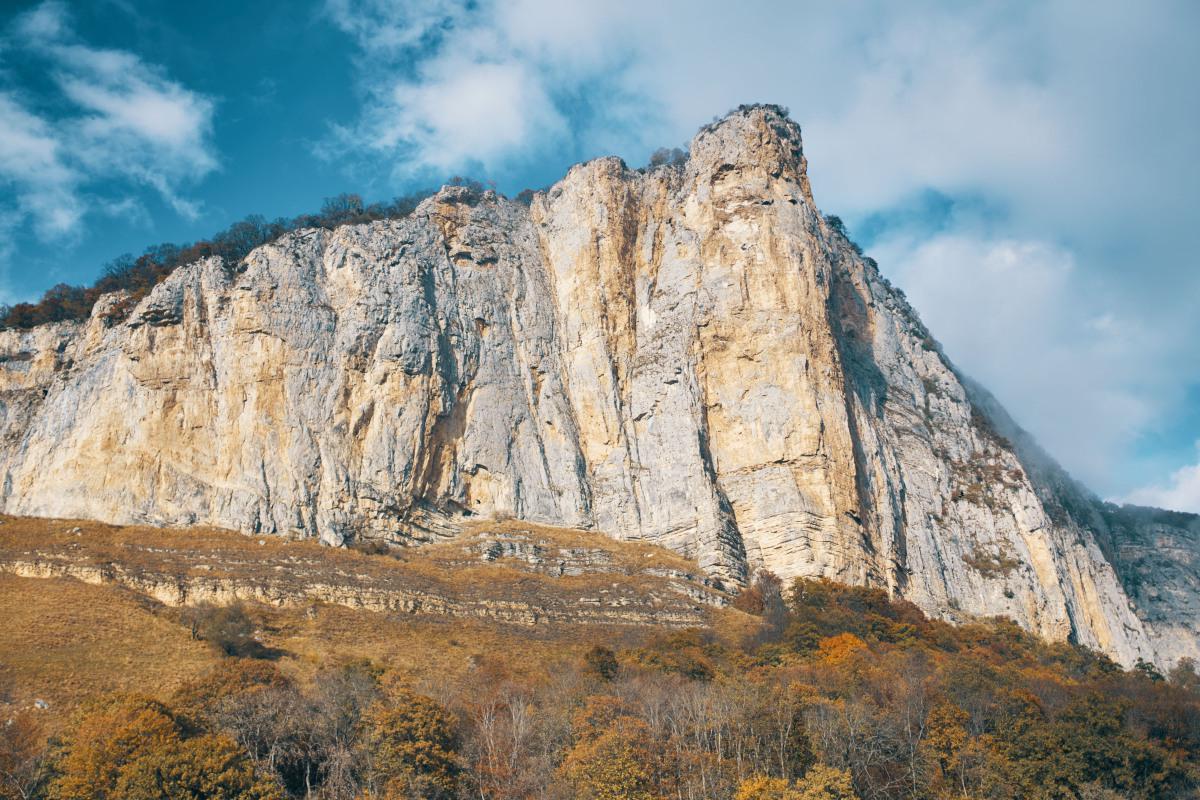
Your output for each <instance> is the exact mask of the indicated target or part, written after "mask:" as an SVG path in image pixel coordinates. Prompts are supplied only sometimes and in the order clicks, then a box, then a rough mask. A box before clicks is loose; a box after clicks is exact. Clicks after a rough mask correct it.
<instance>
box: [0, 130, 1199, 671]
mask: <svg viewBox="0 0 1200 800" xmlns="http://www.w3.org/2000/svg"><path fill="white" fill-rule="evenodd" d="M121 308H122V304H121V303H120V298H118V297H109V298H106V300H105V301H102V302H101V303H100V304H99V305H98V306H97V308H96V310H95V312H94V313H93V315H92V318H91V319H90V320H89V321H87V322H86V323H82V324H61V325H57V326H48V327H45V328H41V329H36V330H34V331H30V332H24V333H18V332H14V331H7V332H3V333H0V411H2V413H0V424H2V426H3V427H2V428H0V447H2V452H0V468H2V469H3V475H4V484H3V494H2V505H3V510H4V511H6V512H8V513H13V514H32V515H56V516H75V517H90V518H95V519H100V520H105V521H110V522H118V523H134V522H139V523H145V522H149V523H156V524H172V525H179V524H207V525H220V526H226V527H232V528H237V529H241V530H247V531H254V532H271V533H288V534H293V535H306V536H319V537H320V538H321V539H322V540H324V541H326V542H329V543H331V544H338V543H341V542H342V541H344V540H345V539H347V538H351V537H368V536H373V537H388V538H391V539H394V540H397V541H411V542H424V541H431V540H433V539H436V538H439V537H445V536H452V535H454V534H455V533H456V531H458V530H459V529H460V528H461V526H462V524H463V522H464V520H466V519H468V518H479V517H482V518H489V517H498V516H513V517H517V518H521V519H527V520H530V521H534V522H541V523H547V524H553V525H561V526H568V527H576V528H584V529H594V530H597V531H600V532H603V533H606V534H608V535H611V536H615V537H618V538H623V539H638V540H643V541H647V542H652V543H656V544H661V545H664V546H667V547H670V548H672V549H674V550H676V551H679V552H681V553H683V554H685V555H688V556H690V557H694V558H696V559H697V560H698V561H699V562H700V564H701V565H702V566H703V567H704V568H705V569H706V570H707V571H709V572H710V573H711V574H713V575H715V576H717V577H720V578H722V579H724V580H726V581H732V582H739V581H743V580H745V579H746V577H747V576H748V574H749V573H750V572H751V571H753V570H754V569H758V568H766V569H770V570H772V571H774V572H776V573H778V574H780V575H781V576H783V577H785V578H790V577H794V576H826V577H829V578H833V579H836V580H840V581H844V582H849V583H859V584H870V585H876V586H881V587H884V588H886V589H887V590H888V591H890V592H891V593H893V594H894V595H897V596H903V597H906V598H908V599H910V600H912V601H913V602H915V603H917V604H918V605H920V606H921V607H922V608H924V609H926V610H927V611H929V612H931V613H934V614H937V615H940V616H943V617H946V618H949V619H963V618H967V617H969V616H978V615H1003V616H1007V617H1011V618H1012V619H1014V620H1016V621H1017V622H1019V623H1020V624H1022V625H1023V626H1025V627H1027V628H1029V629H1031V630H1034V631H1036V632H1038V633H1039V634H1041V635H1043V636H1046V637H1049V638H1053V639H1066V638H1072V639H1073V640H1075V641H1078V642H1080V643H1082V644H1086V645H1088V646H1091V647H1095V648H1097V649H1101V650H1104V651H1105V652H1107V653H1109V654H1111V655H1113V656H1114V657H1115V658H1117V659H1118V660H1120V661H1121V662H1122V663H1125V664H1130V663H1133V662H1134V661H1135V660H1136V659H1138V658H1146V659H1151V660H1157V661H1159V662H1160V663H1168V662H1170V661H1173V660H1176V659H1178V658H1179V657H1182V656H1185V655H1192V656H1198V655H1200V652H1198V650H1197V641H1198V638H1200V637H1198V635H1197V625H1198V621H1197V606H1198V604H1200V601H1198V599H1197V597H1198V593H1200V572H1198V570H1200V565H1198V560H1200V559H1197V557H1196V544H1197V538H1198V534H1197V530H1198V528H1197V525H1196V522H1195V518H1186V517H1183V516H1179V515H1176V516H1174V517H1171V518H1170V519H1166V520H1165V521H1164V519H1162V518H1159V517H1153V515H1150V516H1147V517H1145V518H1144V519H1143V518H1142V517H1137V516H1136V515H1130V513H1129V512H1125V511H1121V510H1119V509H1113V508H1111V507H1107V506H1104V505H1103V504H1101V503H1099V501H1097V500H1096V499H1095V498H1094V497H1092V496H1091V495H1090V494H1089V493H1087V492H1086V491H1085V490H1083V489H1081V488H1080V487H1078V486H1077V485H1075V484H1074V483H1073V482H1072V481H1071V480H1070V479H1069V478H1068V477H1067V476H1065V475H1064V474H1063V473H1062V472H1061V470H1059V469H1058V468H1057V467H1056V466H1054V465H1053V463H1052V462H1050V461H1049V460H1048V459H1046V458H1045V457H1044V456H1043V455H1041V453H1040V451H1038V450H1037V449H1036V445H1033V444H1032V443H1031V442H1029V441H1028V437H1027V436H1026V435H1025V434H1024V433H1023V432H1021V431H1020V429H1019V428H1017V427H1016V426H1015V425H1014V424H1013V423H1012V422H1011V420H1009V419H1008V417H1007V416H1006V415H1005V414H1004V412H1003V410H1002V409H1000V408H999V406H998V405H997V404H996V403H995V401H994V400H992V399H991V398H990V396H989V395H987V393H986V392H985V391H983V390H982V389H980V388H979V387H976V386H974V385H973V384H971V383H969V382H968V381H967V380H966V379H965V378H963V377H962V376H960V375H959V374H958V373H957V372H956V371H955V369H954V368H953V366H952V365H951V364H950V363H949V362H948V361H947V360H946V358H945V357H944V356H943V354H942V353H941V350H940V348H939V347H938V345H937V344H936V342H935V341H934V340H933V339H932V337H931V336H930V334H929V332H928V331H927V330H926V329H925V328H924V326H923V325H922V324H921V323H920V321H919V320H918V318H917V316H916V315H915V313H914V312H913V311H912V309H911V308H910V307H909V306H908V304H907V303H906V302H905V300H904V297H903V295H902V294H901V293H900V292H898V291H897V290H895V289H893V288H892V287H891V286H890V285H889V284H888V283H887V281H886V280H884V279H883V278H882V277H881V276H880V274H879V272H878V270H877V269H876V267H875V264H874V262H873V261H871V260H870V259H865V258H863V257H862V256H861V254H860V253H858V252H857V250H856V248H854V246H853V245H852V244H851V243H850V242H849V241H848V240H847V239H846V238H845V236H844V235H843V234H842V233H841V232H840V230H838V229H836V228H835V227H831V225H830V223H829V222H828V221H826V220H825V219H824V218H823V217H822V216H821V214H820V213H819V211H818V210H817V207H816V205H815V204H814V202H813V198H812V193H811V190H810V187H809V184H808V179H807V177H806V174H805V161H804V156H803V152H802V150H801V143H800V130H799V128H798V127H797V126H796V125H795V124H794V123H793V122H791V121H790V120H789V119H787V118H786V116H785V115H784V114H783V113H782V112H781V111H780V110H779V109H776V108H774V107H769V106H755V107H744V108H742V109H739V110H738V111H737V112H734V113H732V114H731V115H730V116H728V117H726V118H725V119H724V120H722V121H720V122H718V123H715V124H713V125H711V126H708V127H707V128H705V129H703V130H702V131H700V133H699V134H698V135H697V136H696V138H695V140H694V141H693V143H692V147H691V155H690V158H689V160H688V161H687V162H686V163H685V164H683V165H675V166H664V167H659V168H656V169H652V170H649V171H633V170H630V169H628V168H627V167H626V166H625V165H624V164H623V163H622V162H621V161H620V160H619V159H615V158H604V159H599V160H596V161H592V162H588V163H586V164H581V165H578V166H576V167H574V168H573V169H572V170H571V171H570V172H569V173H568V174H567V176H566V177H565V178H564V179H563V180H562V181H560V182H559V183H558V184H557V185H555V186H554V187H553V188H551V189H550V190H549V191H547V192H545V193H542V194H538V195H537V196H535V198H534V200H533V203H532V205H531V206H530V207H529V208H528V209H527V208H525V207H524V206H521V205H519V204H516V203H511V202H509V201H507V200H504V199H503V198H500V197H497V196H496V195H495V194H493V193H490V192H489V193H478V192H474V191H471V190H468V189H465V188H462V187H451V188H447V189H443V190H442V192H440V193H439V194H438V195H436V196H435V197H433V198H431V199H429V200H427V201H426V202H424V203H423V204H422V205H421V206H420V208H418V209H417V211H416V213H415V214H413V215H412V216H411V217H410V218H408V219H404V220H399V221H387V222H377V223H372V224H369V225H360V226H350V227H343V228H339V229H338V230H336V231H332V232H328V231H321V230H303V231H297V232H295V233H292V234H289V235H287V236H285V237H283V238H281V239H280V240H278V241H276V242H274V243H272V244H270V245H267V246H264V247H262V248H260V249H258V250H256V251H255V252H254V253H252V254H251V255H250V256H249V257H248V258H247V259H246V260H245V261H244V262H243V263H241V264H224V263H221V262H220V261H219V260H217V259H210V260H207V261H201V262H199V263H196V264H194V265H192V266H189V267H186V268H182V269H180V270H178V271H176V272H175V273H174V274H172V275H171V277H170V278H168V279H167V280H166V281H165V282H163V283H162V284H160V285H159V286H158V287H157V288H156V289H155V290H154V292H153V293H152V294H151V295H150V296H149V297H147V298H146V299H145V300H143V301H142V302H141V303H139V304H138V305H137V306H136V307H135V308H134V309H133V310H132V311H131V312H129V313H128V315H127V316H124V317H123V316H122V312H121ZM1151 517H1153V519H1151ZM1168 540H1169V541H1170V542H1171V543H1172V547H1173V548H1174V550H1171V551H1168V550H1166V549H1163V548H1161V547H1158V548H1156V547H1155V545H1154V542H1160V543H1161V542H1165V541H1168ZM1139 548H1140V549H1139ZM1176 551H1177V552H1176ZM1172 552H1174V553H1175V555H1171V554H1170V553H1172ZM1138 553H1141V555H1138ZM1151 553H1152V554H1154V555H1153V558H1154V559H1158V560H1157V561H1152V562H1151V561H1148V560H1147V558H1148V557H1149V554H1151ZM1159 578H1161V579H1162V580H1163V581H1164V585H1163V586H1162V587H1160V588H1159V589H1155V590H1152V589H1150V588H1149V587H1148V584H1152V583H1153V582H1154V581H1155V580H1156V579H1159ZM1151 591H1154V592H1156V593H1155V594H1150V592H1151ZM1155 598H1157V599H1155Z"/></svg>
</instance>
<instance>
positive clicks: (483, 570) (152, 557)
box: [0, 518, 728, 627]
mask: <svg viewBox="0 0 1200 800" xmlns="http://www.w3.org/2000/svg"><path fill="white" fill-rule="evenodd" d="M0 523H3V524H4V528H3V530H2V531H0V573H9V574H13V575H17V576H20V577H24V578H73V579H75V580H79V581H83V582H84V583H91V584H115V585H118V586H122V587H125V588H127V589H131V590H133V591H135V592H138V593H140V594H144V595H147V596H149V597H151V598H153V599H154V600H157V601H158V602H160V603H163V604H164V605H168V606H182V605H197V604H201V603H213V604H218V605H225V604H229V603H234V602H241V601H254V602H258V603H264V604H267V605H273V606H280V607H292V608H296V607H298V608H309V609H311V608H312V607H313V606H314V605H315V604H318V603H325V604H330V605H340V606H346V607H349V608H356V609H362V610H365V611H373V612H379V613H390V614H407V615H433V616H439V617H461V618H479V619H488V620H492V621H496V622H503V623H509V624H513V625H546V624H549V625H572V626H574V625H603V626H630V625H634V626H646V625H655V626H667V627H695V626H699V625H704V624H706V623H707V622H708V621H709V611H710V609H711V608H713V607H719V606H723V605H725V604H726V603H727V602H728V595H726V594H725V593H724V592H722V591H720V590H718V589H716V588H714V587H713V586H712V583H711V581H710V580H708V579H706V578H705V577H704V576H703V575H700V574H698V573H697V572H696V571H695V570H689V569H688V564H687V562H685V561H683V560H682V559H680V558H678V557H676V556H674V555H673V554H669V553H665V552H662V551H657V550H656V549H655V548H650V547H642V548H636V547H635V548H630V547H629V546H627V545H619V544H618V543H617V542H610V543H603V544H602V542H603V541H604V540H601V542H597V545H598V546H594V547H589V546H582V545H580V544H578V543H574V542H572V541H571V539H572V535H571V532H568V531H557V530H554V529H547V528H543V527H530V526H526V525H522V524H519V523H513V522H505V523H499V524H497V525H479V524H475V525H471V526H469V527H468V529H467V530H465V531H464V532H463V533H462V535H460V536H459V537H457V538H456V539H455V541H454V542H453V543H447V544H445V545H442V546H441V547H433V548H424V549H422V550H420V551H419V552H418V553H416V554H415V555H413V556H412V557H400V556H402V555H403V554H399V553H388V552H387V551H386V550H384V551H382V552H379V553H374V554H367V553H358V552H351V551H345V550H340V551H334V552H331V551H329V550H328V549H326V548H319V547H317V546H316V545H314V544H311V543H307V545H308V546H306V543H305V542H289V541H284V540H280V539H278V538H277V537H271V538H269V539H268V538H260V539H258V540H257V542H255V540H254V539H249V538H246V537H241V536H238V535H237V534H235V533H231V532H229V531H218V530H206V531H196V532H195V534H194V535H191V536H188V535H180V534H179V532H178V531H161V532H160V531H149V530H147V529H144V528H108V527H103V526H96V525H93V524H89V523H83V524H82V525H75V524H72V523H64V522H61V521H52V522H50V523H48V524H47V523H43V522H42V521H40V520H36V521H35V520H29V519H19V518H16V519H14V518H9V519H8V520H0Z"/></svg>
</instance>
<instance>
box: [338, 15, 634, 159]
mask: <svg viewBox="0 0 1200 800" xmlns="http://www.w3.org/2000/svg"><path fill="white" fill-rule="evenodd" d="M614 7H615V6H614ZM326 13H327V15H328V16H329V18H330V19H332V20H333V21H334V23H335V24H336V25H337V26H338V27H339V28H340V29H341V30H343V31H345V32H346V33H348V34H350V35H351V36H352V37H353V38H354V40H355V42H356V44H357V46H358V47H359V49H360V58H359V59H358V63H359V65H360V73H361V75H360V80H361V83H362V86H363V89H364V91H365V93H366V97H367V101H366V102H365V104H364V108H363V111H362V114H361V116H360V118H359V119H357V120H355V121H353V122H351V123H350V124H343V125H338V126H336V127H335V129H334V131H335V133H334V141H333V144H332V146H331V144H330V143H328V142H327V143H325V144H323V145H322V146H321V147H320V148H318V152H319V153H321V154H322V155H325V156H327V157H334V156H335V155H336V157H338V158H342V157H344V155H345V151H346V150H347V149H349V150H350V151H351V152H353V151H356V150H357V151H360V152H366V153H368V154H369V157H370V158H372V159H378V158H380V157H381V156H390V157H393V158H394V159H395V163H396V165H397V166H396V169H395V171H396V172H397V173H398V175H399V176H400V177H402V178H407V177H411V176H413V175H414V174H419V173H422V172H428V171H432V172H435V173H438V174H441V175H445V174H446V173H449V172H454V171H459V170H468V169H471V168H480V169H482V170H483V171H484V172H485V174H490V173H492V172H494V171H496V170H500V169H503V168H505V167H507V166H511V165H512V164H513V163H514V162H521V161H524V160H527V159H529V158H532V157H535V156H536V155H537V154H538V153H539V152H543V153H544V152H545V150H546V149H547V148H552V147H556V146H560V145H563V144H564V143H569V142H570V141H571V140H572V137H577V136H580V135H586V132H583V131H579V130H573V129H572V126H571V122H570V120H569V119H568V116H567V114H566V113H565V111H564V108H563V107H562V102H561V99H560V97H561V95H563V94H564V93H569V92H571V91H575V90H578V89H579V88H580V86H581V85H582V84H583V83H585V82H589V81H595V80H597V79H599V78H601V77H603V76H604V75H605V74H606V70H607V68H608V67H609V66H611V65H612V62H613V59H614V52H615V51H614V49H612V48H611V47H610V45H611V40H610V39H609V38H608V36H607V34H608V32H609V31H608V30H606V29H605V24H604V23H605V20H607V21H608V23H609V26H608V27H611V24H612V23H614V22H615V21H616V20H615V19H614V17H613V14H612V13H611V10H605V9H603V7H601V6H597V5H595V4H588V3H571V2H564V3H558V4H554V3H547V2H544V0H522V2H517V3H512V4H498V5H493V4H491V3H484V4H482V5H475V4H468V3H465V2H435V3H391V2H372V3H367V4H365V5H364V4H354V5H351V4H350V3H348V2H346V0H329V1H328V2H327V4H326ZM620 99H621V95H620V93H614V94H612V95H611V96H609V97H608V98H607V102H606V105H607V106H608V108H607V109H606V113H608V114H613V113H616V109H615V108H614V106H616V105H618V104H619V102H620Z"/></svg>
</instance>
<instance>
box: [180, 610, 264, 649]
mask: <svg viewBox="0 0 1200 800" xmlns="http://www.w3.org/2000/svg"><path fill="white" fill-rule="evenodd" d="M184 620H185V622H186V623H187V624H188V626H189V627H190V628H191V633H192V638H193V639H199V640H200V641H205V642H209V643H210V644H213V645H215V646H216V647H218V648H219V649H220V650H221V651H222V652H223V653H225V655H228V656H250V657H257V656H260V655H262V651H263V647H262V645H260V644H259V643H258V642H257V641H256V640H255V638H254V622H253V621H252V620H251V619H250V616H249V615H248V614H247V613H246V609H245V608H244V607H243V606H242V604H241V603H234V604H232V605H228V606H213V605H209V604H202V605H198V606H192V607H191V608H188V609H187V610H186V611H185V612H184Z"/></svg>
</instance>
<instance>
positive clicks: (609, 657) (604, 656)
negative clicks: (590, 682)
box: [583, 644, 621, 681]
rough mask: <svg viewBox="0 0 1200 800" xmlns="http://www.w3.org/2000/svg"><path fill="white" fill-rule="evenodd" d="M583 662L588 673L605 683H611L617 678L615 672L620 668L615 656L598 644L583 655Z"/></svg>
mask: <svg viewBox="0 0 1200 800" xmlns="http://www.w3.org/2000/svg"><path fill="white" fill-rule="evenodd" d="M583 660H584V663H585V664H587V668H588V671H589V672H591V673H592V674H593V675H595V676H597V677H598V678H600V679H601V680H605V681H611V680H612V679H613V678H615V677H617V671H618V670H619V669H620V668H621V665H620V663H619V662H618V661H617V654H616V653H614V652H613V651H612V650H611V649H609V648H607V647H605V646H604V645H600V644H598V645H594V646H593V647H592V648H591V649H590V650H588V651H587V653H585V654H584V656H583Z"/></svg>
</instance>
